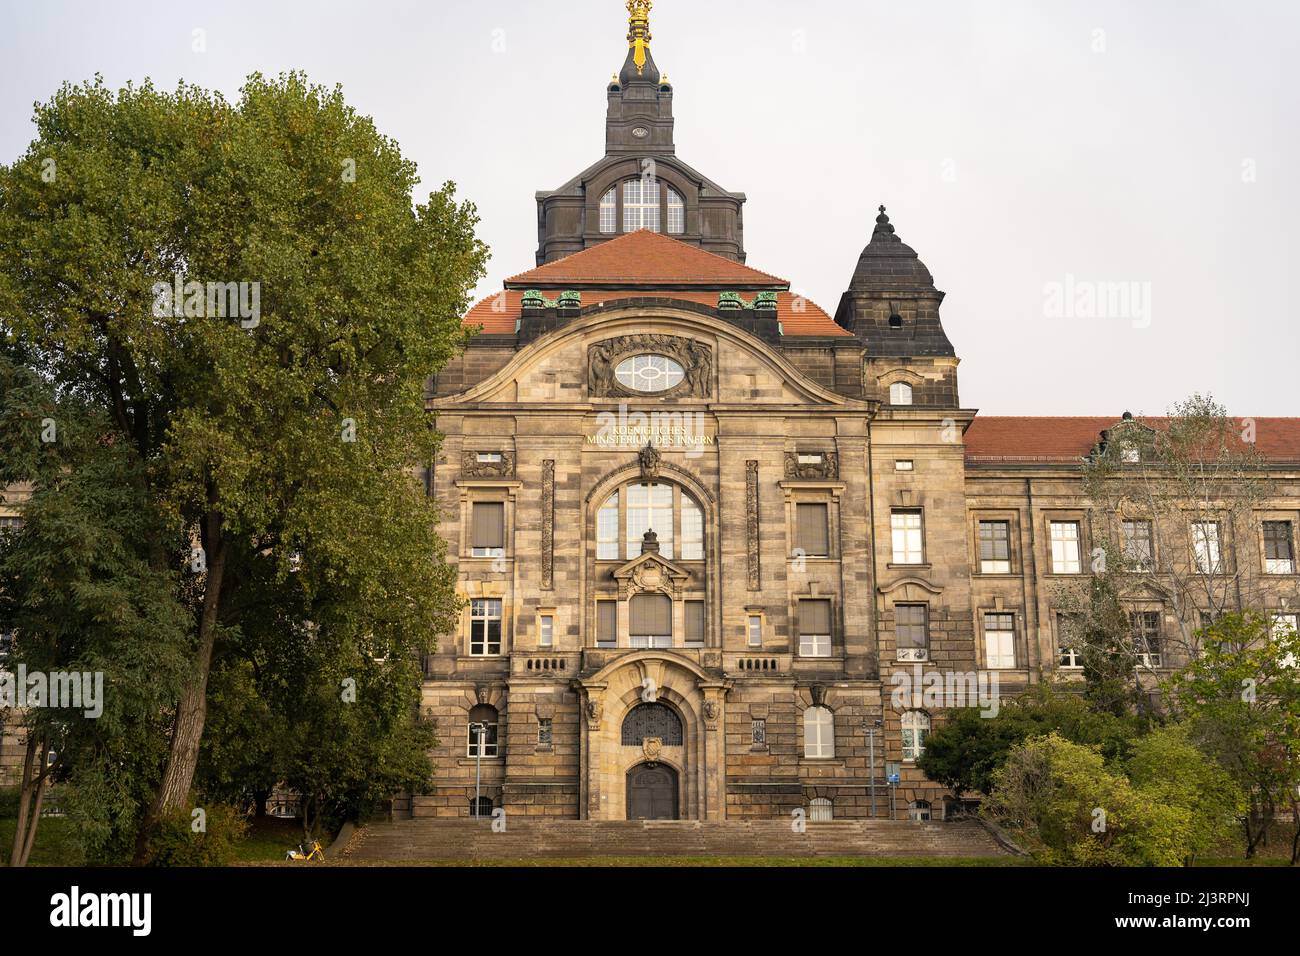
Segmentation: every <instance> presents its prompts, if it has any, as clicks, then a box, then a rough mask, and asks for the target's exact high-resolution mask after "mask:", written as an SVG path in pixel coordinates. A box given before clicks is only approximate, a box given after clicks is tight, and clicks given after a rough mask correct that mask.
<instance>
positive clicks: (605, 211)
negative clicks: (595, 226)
mask: <svg viewBox="0 0 1300 956" xmlns="http://www.w3.org/2000/svg"><path fill="white" fill-rule="evenodd" d="M600 231H601V232H617V231H618V192H617V188H616V187H614V186H611V187H610V188H609V191H608V192H606V193H605V195H603V196H601V197H600Z"/></svg>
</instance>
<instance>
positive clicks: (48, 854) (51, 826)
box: [0, 817, 84, 866]
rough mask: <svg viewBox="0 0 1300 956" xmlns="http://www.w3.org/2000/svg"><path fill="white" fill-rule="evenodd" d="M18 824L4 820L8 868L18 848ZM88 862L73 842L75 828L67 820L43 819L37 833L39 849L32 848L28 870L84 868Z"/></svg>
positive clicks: (0, 853) (1, 829)
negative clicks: (16, 847)
mask: <svg viewBox="0 0 1300 956" xmlns="http://www.w3.org/2000/svg"><path fill="white" fill-rule="evenodd" d="M17 826H18V820H17V819H16V818H14V817H0V864H8V862H9V851H10V850H12V849H13V846H14V830H15V829H16V828H17ZM82 862H84V861H83V860H82V857H81V850H80V849H79V848H78V847H77V844H76V842H75V841H74V840H73V838H72V824H71V823H70V822H69V820H68V818H67V817H42V818H41V822H40V824H39V826H38V827H37V829H36V845H35V846H34V847H32V856H31V859H30V860H28V861H27V865H28V866H80V865H81V864H82Z"/></svg>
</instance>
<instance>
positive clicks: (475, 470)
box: [460, 451, 515, 478]
mask: <svg viewBox="0 0 1300 956" xmlns="http://www.w3.org/2000/svg"><path fill="white" fill-rule="evenodd" d="M480 454H493V455H500V456H501V460H500V461H479V459H478V456H479V455H480ZM460 473H461V475H462V476H464V477H466V478H513V477H514V474H515V454H514V452H510V451H502V452H495V451H494V452H478V451H463V452H461V456H460Z"/></svg>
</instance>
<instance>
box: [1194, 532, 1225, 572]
mask: <svg viewBox="0 0 1300 956" xmlns="http://www.w3.org/2000/svg"><path fill="white" fill-rule="evenodd" d="M1192 554H1193V557H1194V558H1195V559H1196V571H1197V573H1198V574H1218V573H1219V571H1220V570H1222V568H1221V566H1220V553H1219V522H1217V521H1193V522H1192Z"/></svg>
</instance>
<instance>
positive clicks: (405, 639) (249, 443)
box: [0, 74, 486, 818]
mask: <svg viewBox="0 0 1300 956" xmlns="http://www.w3.org/2000/svg"><path fill="white" fill-rule="evenodd" d="M35 123H36V128H37V138H36V140H35V141H34V142H33V143H32V144H31V146H30V148H29V149H28V151H27V153H26V154H25V155H24V156H23V157H21V158H20V159H19V160H18V161H17V162H15V163H14V164H13V165H11V166H8V167H4V168H0V316H3V323H4V327H3V332H4V335H5V337H6V339H7V340H9V341H10V342H14V343H20V344H21V346H22V348H23V350H24V355H25V359H26V361H27V362H28V363H29V365H30V367H31V368H32V369H33V370H34V371H36V372H37V373H38V374H39V375H40V376H41V377H42V378H44V379H45V380H47V381H49V382H50V383H52V385H53V386H54V388H55V389H56V390H57V391H58V392H59V393H60V394H75V395H78V396H82V397H83V398H84V399H85V400H86V401H87V402H88V403H89V404H91V405H93V406H96V407H100V408H103V409H105V410H106V411H107V414H108V415H109V417H110V423H111V429H112V431H113V433H114V434H115V435H116V436H118V438H119V439H120V440H121V441H122V442H124V443H126V444H127V447H129V449H130V452H131V459H132V462H131V464H132V468H131V471H130V479H131V481H133V482H134V483H135V485H136V487H137V488H138V489H139V490H140V492H141V493H142V494H143V495H144V496H145V497H146V499H147V500H148V502H149V503H150V505H151V506H152V507H153V508H155V509H156V511H157V513H158V515H159V516H160V520H161V521H162V522H163V523H164V526H165V528H166V529H167V531H168V534H169V535H171V536H173V539H174V537H175V536H179V537H180V538H182V539H183V540H184V541H185V542H186V543H187V544H189V545H190V552H189V554H187V555H186V557H187V558H188V560H187V562H186V564H185V569H186V570H185V576H184V577H183V578H182V580H181V581H180V583H179V584H178V585H177V588H176V593H177V596H178V597H179V598H180V599H181V600H183V601H184V603H185V606H186V608H187V611H188V614H189V619H190V622H191V626H190V647H189V665H188V671H187V676H186V682H185V687H184V689H183V691H182V692H181V693H180V695H179V697H178V699H177V700H176V701H175V702H174V709H173V711H172V717H171V727H170V732H169V735H168V742H167V751H168V752H167V755H166V759H165V765H164V767H163V769H162V771H161V779H160V780H159V783H158V787H157V792H156V797H155V799H154V801H153V806H152V808H151V813H150V817H151V818H157V817H159V816H160V815H162V814H164V813H170V812H174V811H176V810H177V809H180V808H183V807H184V806H185V805H186V802H187V800H188V796H189V793H190V790H191V786H192V784H193V781H194V776H195V769H196V765H197V761H198V756H199V750H200V745H201V741H202V737H203V730H204V724H205V719H206V714H207V699H208V694H207V685H208V677H209V673H210V668H211V664H212V661H213V655H214V650H215V648H217V647H218V645H219V644H220V643H221V642H223V641H225V640H229V639H230V638H231V636H232V635H233V634H236V633H239V632H241V631H242V630H243V629H246V628H248V627H250V626H251V625H253V624H254V623H258V624H259V626H261V618H260V617H259V616H261V615H264V614H266V613H267V610H268V602H267V601H266V600H265V599H262V598H261V597H259V598H258V599H252V600H249V599H246V596H245V592H246V590H250V589H251V590H257V588H256V585H257V583H258V582H266V581H269V580H275V581H279V582H281V583H287V582H288V581H289V579H290V576H291V575H292V579H293V580H292V584H291V585H290V586H287V587H286V588H284V589H283V590H284V595H283V596H282V597H280V598H277V599H275V600H274V601H272V602H271V603H272V604H273V605H274V608H275V609H276V612H277V617H276V621H277V624H278V625H280V626H283V627H285V628H289V627H290V626H291V625H292V627H293V632H294V633H300V632H301V630H302V627H303V626H304V625H306V624H308V623H309V622H310V623H311V625H312V628H311V632H312V633H313V634H314V635H315V637H314V639H316V640H321V641H326V642H333V643H337V644H340V645H343V644H350V645H353V646H357V647H361V646H369V647H370V649H371V652H372V654H373V656H376V657H387V656H395V657H404V658H407V659H411V658H414V657H415V656H417V655H418V653H419V652H421V651H423V650H427V649H428V647H429V644H430V642H431V640H432V635H433V634H435V633H436V632H437V631H439V630H440V629H444V628H445V627H446V626H447V624H448V622H449V614H450V613H451V611H452V609H453V608H454V606H455V600H454V593H453V578H452V575H451V573H450V572H449V570H448V568H447V566H446V565H445V564H444V563H443V562H442V561H441V560H440V557H441V555H442V545H441V543H440V542H439V541H438V539H437V537H436V534H435V532H434V521H435V515H434V513H433V505H432V503H431V502H430V501H428V500H427V499H426V498H425V497H424V495H423V492H422V491H421V489H420V488H419V486H418V485H417V484H416V483H415V482H414V481H412V479H411V472H412V470H413V469H417V468H419V467H421V466H423V465H425V464H426V463H427V462H428V461H430V459H431V457H432V455H433V452H434V448H435V445H436V435H435V434H434V432H433V431H432V430H431V428H430V427H429V422H428V420H427V416H426V413H425V409H424V401H423V399H424V384H425V381H426V378H427V376H428V375H430V374H431V373H432V372H433V371H435V370H436V369H437V368H438V367H440V366H441V365H442V364H443V363H444V362H445V361H446V360H447V359H448V358H449V357H450V356H451V355H452V354H453V353H454V351H455V350H456V349H457V348H458V347H459V346H460V345H461V344H462V342H463V333H462V331H461V326H460V320H459V316H460V315H461V314H462V313H463V311H464V309H465V307H466V305H467V294H468V292H469V290H470V289H471V288H472V286H473V285H474V283H475V282H476V281H477V279H478V277H479V276H480V275H481V272H482V265H483V262H484V259H485V254H486V253H485V249H484V247H483V246H482V244H481V243H480V242H479V241H478V240H477V239H476V238H475V236H474V231H473V230H474V225H475V216H474V213H473V209H472V208H471V207H469V206H468V205H465V204H457V203H456V201H455V200H454V197H453V190H452V187H451V186H450V185H448V186H445V187H444V188H443V189H442V190H440V191H438V192H436V193H433V194H431V195H430V196H429V197H428V198H427V200H426V201H423V202H418V203H417V202H414V201H413V194H414V190H415V187H416V184H417V181H418V180H417V177H416V171H415V167H414V165H413V164H412V163H411V162H410V161H409V160H407V159H405V158H403V157H402V155H401V153H400V151H399V149H398V147H397V145H396V144H395V143H394V142H393V141H391V140H390V139H387V138H385V137H384V136H382V135H380V134H379V133H378V132H377V131H376V129H375V127H374V125H373V123H372V122H371V121H370V120H369V119H368V118H366V117H363V116H360V115H358V114H357V113H355V111H353V110H352V109H351V108H350V107H349V106H348V105H347V104H346V102H345V101H344V99H343V96H342V93H341V92H340V91H339V90H337V89H334V90H326V89H322V88H319V87H315V86H311V85H310V84H309V83H308V82H307V81H306V79H305V78H304V77H303V76H301V75H299V74H289V75H285V76H281V77H280V78H278V79H274V80H270V79H266V78H263V77H262V76H260V75H254V76H252V77H250V78H249V80H248V82H247V83H246V85H245V86H244V88H243V90H242V91H241V96H240V98H239V100H238V102H237V103H234V104H230V103H227V102H226V101H224V100H223V99H222V98H221V97H220V96H218V95H214V94H211V93H209V92H207V91H204V90H201V89H198V88H195V87H188V86H181V87H179V88H177V89H176V90H175V91H174V92H171V93H166V92H162V91H159V90H157V89H155V88H154V87H153V86H151V85H150V84H148V83H146V84H144V85H143V86H139V87H135V86H128V87H126V88H124V89H122V90H120V91H117V92H116V93H114V92H113V91H111V90H109V89H107V88H106V87H105V86H104V85H103V84H102V82H99V81H96V82H93V83H88V84H84V85H81V86H65V87H64V88H63V89H61V90H60V91H59V93H58V94H56V95H55V96H54V97H53V98H52V99H51V100H50V101H49V102H48V103H45V104H41V105H39V106H38V107H37V110H36V115H35ZM191 282H194V283H204V284H206V283H247V285H245V286H243V287H242V289H238V288H237V287H236V288H237V291H238V292H239V293H240V294H239V295H236V296H235V298H234V299H232V298H231V297H230V296H229V293H228V287H224V286H217V287H216V294H215V295H213V294H211V292H212V287H210V286H207V285H203V286H187V285H185V284H186V283H191ZM177 283H181V284H182V295H181V296H180V297H177V298H176V299H174V300H173V299H172V298H171V297H169V296H168V295H167V294H166V293H164V292H162V291H161V290H163V289H165V288H168V287H172V288H174V287H175V286H176V284H177ZM223 303H224V304H225V308H222V307H221V305H222V304H223ZM236 303H237V304H238V306H239V309H238V311H239V314H238V315H237V316H231V315H229V314H228V313H229V312H230V311H231V306H232V305H235V304H236ZM165 540H168V538H167V537H166V536H157V537H156V539H155V543H154V544H153V546H152V547H151V548H150V555H149V566H150V568H151V570H153V571H154V572H158V573H162V572H165V571H168V570H175V569H176V562H175V560H174V558H173V555H172V554H171V553H169V552H168V550H167V548H166V547H164V546H163V542H164V541H165ZM262 590H264V589H262ZM309 615H317V616H315V617H312V616H309ZM252 618H258V621H254V620H252ZM415 690H416V689H415V687H414V686H411V688H410V693H411V694H412V695H414V693H415Z"/></svg>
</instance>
